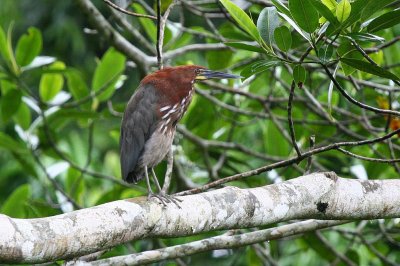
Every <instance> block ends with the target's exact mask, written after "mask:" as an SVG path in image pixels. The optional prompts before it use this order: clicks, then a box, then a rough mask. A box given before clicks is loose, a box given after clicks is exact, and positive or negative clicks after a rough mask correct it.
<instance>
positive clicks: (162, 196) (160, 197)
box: [147, 192, 182, 209]
mask: <svg viewBox="0 0 400 266" xmlns="http://www.w3.org/2000/svg"><path fill="white" fill-rule="evenodd" d="M147 198H148V199H149V200H150V199H151V198H157V199H158V200H159V201H160V202H161V204H162V205H163V206H164V207H166V206H167V204H168V203H171V202H172V203H174V204H175V205H176V206H177V207H178V208H179V209H180V208H181V206H179V203H180V202H182V200H181V199H178V198H177V197H175V196H171V195H168V194H165V193H162V192H161V193H159V194H155V193H149V194H148V195H147Z"/></svg>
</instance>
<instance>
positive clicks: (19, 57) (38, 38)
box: [15, 27, 42, 66]
mask: <svg viewBox="0 0 400 266" xmlns="http://www.w3.org/2000/svg"><path fill="white" fill-rule="evenodd" d="M41 51H42V34H41V33H40V31H39V30H38V29H36V28H34V27H30V28H29V29H28V33H27V34H24V35H22V36H21V37H20V38H19V40H18V43H17V48H16V50H15V59H16V61H17V64H18V65H19V66H26V65H29V64H30V63H31V62H32V61H33V59H34V58H35V57H36V56H38V55H39V54H40V52H41Z"/></svg>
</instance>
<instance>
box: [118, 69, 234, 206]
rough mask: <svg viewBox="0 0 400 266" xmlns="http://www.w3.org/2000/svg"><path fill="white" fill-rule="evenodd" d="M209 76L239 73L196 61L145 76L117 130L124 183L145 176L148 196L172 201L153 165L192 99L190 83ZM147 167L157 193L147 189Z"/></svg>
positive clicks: (166, 149) (165, 150) (162, 154)
mask: <svg viewBox="0 0 400 266" xmlns="http://www.w3.org/2000/svg"><path fill="white" fill-rule="evenodd" d="M212 78H217V79H232V78H240V76H237V75H233V74H228V73H224V72H218V71H212V70H209V69H207V68H205V67H202V66H197V65H184V66H176V67H166V68H164V69H162V70H158V71H156V72H154V73H151V74H149V75H147V76H145V77H144V78H143V79H142V81H141V82H140V84H139V86H138V88H137V89H136V90H135V92H134V94H133V95H132V96H131V98H130V100H129V101H128V104H127V106H126V108H125V111H124V115H123V118H122V123H121V133H120V161H121V174H122V178H123V179H124V180H125V181H126V182H127V183H137V182H138V181H139V180H141V179H143V178H145V179H146V184H147V190H148V198H151V197H156V198H158V199H159V200H160V201H161V202H162V203H163V204H164V205H165V204H166V203H167V202H170V201H174V198H172V197H170V196H169V195H167V193H164V192H162V190H161V187H160V184H159V182H158V180H157V177H156V175H155V172H154V167H155V166H156V165H158V164H159V163H160V162H161V161H162V160H163V159H164V158H165V156H166V155H167V154H168V152H169V150H170V148H171V145H172V142H173V139H174V135H175V131H176V126H177V123H178V122H179V121H180V120H181V118H182V116H183V115H184V114H185V112H186V110H187V108H188V106H189V104H190V102H191V100H192V97H193V93H194V83H195V82H196V81H201V80H207V79H212ZM149 169H150V170H151V174H152V177H153V180H154V183H155V185H156V187H157V189H158V193H157V194H156V193H153V191H152V189H151V185H150V180H149Z"/></svg>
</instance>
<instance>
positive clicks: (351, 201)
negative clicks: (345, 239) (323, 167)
mask: <svg viewBox="0 0 400 266" xmlns="http://www.w3.org/2000/svg"><path fill="white" fill-rule="evenodd" d="M399 190H400V180H399V179H397V180H396V179H388V180H354V179H344V178H339V177H337V176H336V175H335V174H334V173H332V172H329V173H316V174H311V175H307V176H302V177H299V178H296V179H292V180H290V181H286V182H282V183H278V184H274V185H269V186H264V187H258V188H252V189H239V188H236V187H226V188H223V189H219V190H214V191H210V192H206V193H203V194H201V195H189V196H185V197H180V199H181V200H182V202H181V203H180V208H179V207H177V206H176V205H175V204H169V205H167V206H166V207H163V205H160V204H159V203H158V201H152V200H150V201H148V200H146V199H145V198H144V197H139V198H134V199H129V200H120V201H115V202H110V203H106V204H103V205H99V206H95V207H92V208H88V209H82V210H78V211H74V212H70V213H66V214H62V215H57V216H52V217H47V218H36V219H13V218H10V217H8V216H6V215H0V224H1V225H2V226H1V227H0V246H1V247H2V248H1V249H0V258H2V262H4V263H11V262H13V263H39V262H48V261H55V260H60V259H70V258H74V257H79V256H82V255H86V254H91V253H94V252H96V251H99V250H104V249H107V248H109V247H113V246H116V245H119V244H121V243H125V242H128V241H132V240H135V239H143V238H155V237H165V236H169V237H177V236H186V235H193V234H198V233H201V232H209V231H214V230H222V229H233V228H247V227H256V226H264V225H268V224H271V223H277V222H282V221H289V220H293V219H324V220H325V219H327V220H338V219H339V220H354V219H375V218H394V217H400V205H399V204H398V202H400V193H398V191H399ZM193 206H196V208H193Z"/></svg>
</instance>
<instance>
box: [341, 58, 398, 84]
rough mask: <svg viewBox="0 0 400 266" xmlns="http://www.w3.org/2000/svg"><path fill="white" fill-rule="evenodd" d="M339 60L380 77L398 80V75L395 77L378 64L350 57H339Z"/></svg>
mask: <svg viewBox="0 0 400 266" xmlns="http://www.w3.org/2000/svg"><path fill="white" fill-rule="evenodd" d="M340 61H342V62H344V63H346V64H347V65H349V66H351V67H354V68H356V69H358V70H360V71H363V72H367V73H370V74H373V75H376V76H379V77H382V78H388V79H391V80H399V77H397V76H396V75H395V74H393V73H391V72H390V71H387V70H385V69H383V68H381V67H379V66H376V65H373V64H371V63H369V62H366V61H362V60H358V59H352V58H341V59H340Z"/></svg>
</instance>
